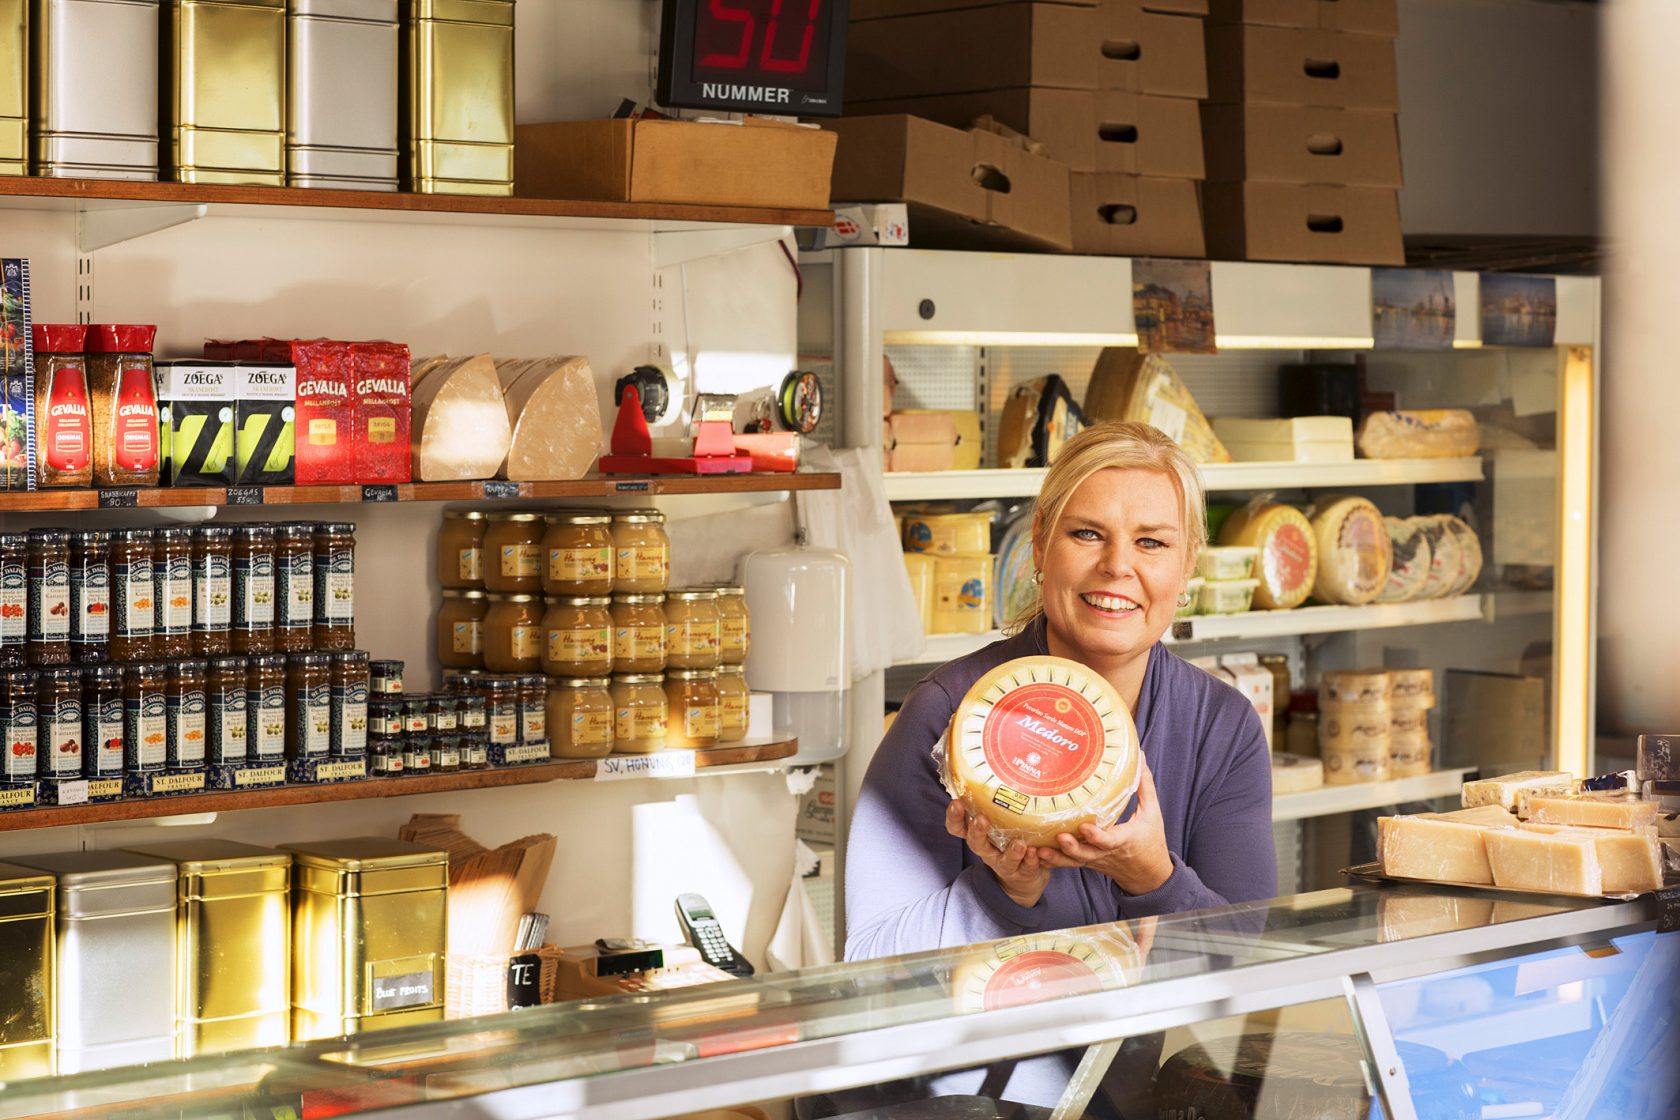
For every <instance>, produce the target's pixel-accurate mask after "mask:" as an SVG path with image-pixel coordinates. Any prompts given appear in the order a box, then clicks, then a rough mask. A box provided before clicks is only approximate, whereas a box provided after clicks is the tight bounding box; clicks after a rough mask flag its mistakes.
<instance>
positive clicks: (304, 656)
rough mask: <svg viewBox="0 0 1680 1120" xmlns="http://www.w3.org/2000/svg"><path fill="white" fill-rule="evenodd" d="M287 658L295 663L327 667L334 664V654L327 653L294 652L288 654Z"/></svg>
mask: <svg viewBox="0 0 1680 1120" xmlns="http://www.w3.org/2000/svg"><path fill="white" fill-rule="evenodd" d="M286 660H287V661H288V662H289V663H291V664H293V665H305V666H309V667H311V668H314V667H321V668H325V667H327V666H330V665H331V664H332V655H331V654H327V653H293V654H288V655H287V656H286Z"/></svg>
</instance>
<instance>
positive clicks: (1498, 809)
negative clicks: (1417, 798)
mask: <svg viewBox="0 0 1680 1120" xmlns="http://www.w3.org/2000/svg"><path fill="white" fill-rule="evenodd" d="M1423 815H1424V816H1425V817H1427V818H1429V819H1430V820H1432V821H1457V822H1458V823H1460V824H1476V825H1481V826H1482V827H1483V828H1515V827H1516V826H1517V817H1516V814H1515V813H1512V812H1511V811H1510V810H1509V809H1506V808H1504V807H1502V806H1499V805H1477V806H1475V807H1474V808H1471V809H1454V810H1452V811H1451V812H1448V813H1424V814H1423Z"/></svg>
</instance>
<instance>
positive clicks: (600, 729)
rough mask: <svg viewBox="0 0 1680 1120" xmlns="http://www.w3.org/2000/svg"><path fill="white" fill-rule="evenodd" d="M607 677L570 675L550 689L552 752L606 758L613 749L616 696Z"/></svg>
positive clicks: (549, 730) (549, 735)
mask: <svg viewBox="0 0 1680 1120" xmlns="http://www.w3.org/2000/svg"><path fill="white" fill-rule="evenodd" d="M607 685H608V682H607V678H605V677H567V678H565V679H564V680H557V681H555V682H554V684H553V687H552V688H550V689H549V690H548V740H549V754H550V755H551V756H553V757H554V758H605V757H606V756H607V755H609V754H611V753H612V749H613V699H612V693H610V692H609V691H607Z"/></svg>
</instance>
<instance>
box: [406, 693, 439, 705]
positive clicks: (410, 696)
mask: <svg viewBox="0 0 1680 1120" xmlns="http://www.w3.org/2000/svg"><path fill="white" fill-rule="evenodd" d="M431 698H432V694H431V693H429V692H408V693H404V694H403V696H402V697H401V699H400V701H399V702H400V703H401V704H402V705H403V706H404V707H409V708H413V707H421V708H423V707H425V706H426V701H428V700H430V699H431Z"/></svg>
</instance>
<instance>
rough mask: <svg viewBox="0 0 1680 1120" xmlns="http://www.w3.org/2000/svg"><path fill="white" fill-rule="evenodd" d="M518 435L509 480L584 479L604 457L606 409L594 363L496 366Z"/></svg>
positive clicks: (570, 359) (569, 359) (564, 360)
mask: <svg viewBox="0 0 1680 1120" xmlns="http://www.w3.org/2000/svg"><path fill="white" fill-rule="evenodd" d="M496 374H497V377H498V378H499V379H500V381H501V384H502V396H503V400H504V401H505V402H506V406H507V417H508V423H509V424H510V425H512V429H513V430H512V435H511V437H510V442H509V445H508V454H507V462H506V463H504V464H503V465H502V469H501V471H500V474H501V476H502V477H503V478H508V479H512V480H514V481H515V482H552V481H560V480H566V479H573V478H582V477H583V476H584V475H586V474H588V473H589V469H590V468H591V467H593V466H594V465H595V460H596V459H598V458H599V457H600V455H601V448H602V445H603V441H602V438H601V405H600V400H599V398H598V397H597V396H596V394H595V371H594V370H592V369H591V368H590V366H589V359H588V358H583V357H578V356H576V355H570V356H565V357H550V358H537V359H534V360H530V361H503V362H497V363H496Z"/></svg>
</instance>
